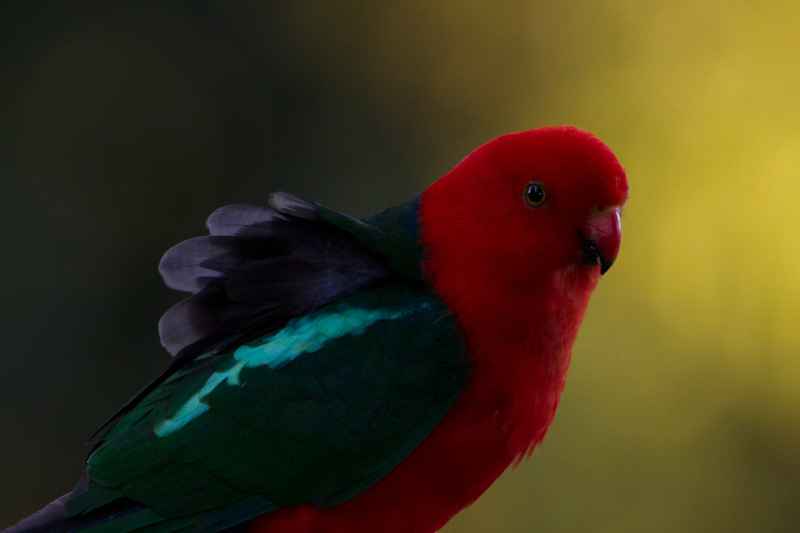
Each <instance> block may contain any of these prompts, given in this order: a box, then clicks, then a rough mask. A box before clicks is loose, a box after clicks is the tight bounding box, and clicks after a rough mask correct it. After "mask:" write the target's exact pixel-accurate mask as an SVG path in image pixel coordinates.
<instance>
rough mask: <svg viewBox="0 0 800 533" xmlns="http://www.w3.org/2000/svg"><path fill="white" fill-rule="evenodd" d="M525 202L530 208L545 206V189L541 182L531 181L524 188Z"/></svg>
mask: <svg viewBox="0 0 800 533" xmlns="http://www.w3.org/2000/svg"><path fill="white" fill-rule="evenodd" d="M525 201H526V202H527V203H528V205H529V206H531V207H542V206H544V205H547V188H546V187H545V186H544V183H542V182H541V181H532V182H530V183H529V184H527V185H526V186H525Z"/></svg>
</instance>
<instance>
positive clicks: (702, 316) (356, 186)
mask: <svg viewBox="0 0 800 533" xmlns="http://www.w3.org/2000/svg"><path fill="white" fill-rule="evenodd" d="M62 4H64V5H63V6H62V7H61V9H59V10H54V11H48V12H47V13H45V12H42V11H40V10H38V9H36V8H34V7H30V6H28V7H19V8H18V11H19V13H17V12H13V13H12V11H13V9H10V8H5V9H6V10H7V11H8V13H6V16H5V17H0V19H2V20H4V21H5V22H3V21H0V37H2V38H3V39H4V41H2V42H3V43H5V45H6V46H4V47H3V50H4V51H3V52H2V53H0V59H2V61H0V69H2V70H0V74H2V76H0V80H2V81H0V96H3V98H2V101H3V102H4V103H3V104H0V118H2V119H3V121H2V126H0V141H2V142H1V143H0V144H2V146H3V148H2V151H1V152H0V156H2V157H0V171H2V173H3V176H4V182H3V187H4V188H5V192H4V193H0V195H2V196H3V198H0V207H2V212H3V216H6V217H8V220H4V221H3V224H2V227H3V228H4V230H3V233H2V238H3V243H2V245H3V248H4V249H5V250H10V251H9V252H7V257H8V259H7V261H6V264H5V265H3V267H2V268H3V269H5V270H3V272H2V275H3V278H2V279H4V280H8V294H7V295H6V302H7V304H6V306H5V307H6V310H4V311H3V313H5V314H2V315H0V317H2V319H3V324H4V325H3V326H2V328H1V330H0V333H2V339H3V340H4V343H5V345H6V347H7V353H6V354H5V355H4V359H3V362H2V365H3V366H2V373H3V375H4V376H6V377H7V378H8V383H9V384H8V386H7V387H4V390H3V392H2V394H3V395H4V396H2V398H3V400H2V405H0V424H1V425H2V428H0V429H2V432H3V435H4V438H3V439H0V440H2V444H0V451H1V452H2V457H3V459H2V465H3V472H4V473H3V475H2V476H0V525H5V524H6V523H11V522H12V521H13V520H16V519H18V518H20V517H21V516H23V515H24V514H27V513H30V512H32V511H33V510H35V509H36V508H38V507H40V506H42V505H43V504H44V503H46V502H47V501H49V500H50V499H53V498H55V497H57V496H58V495H59V494H61V493H63V492H66V491H67V490H69V489H70V488H71V487H70V484H71V483H74V480H75V479H77V477H78V476H79V475H80V471H81V468H82V463H81V461H82V456H83V453H84V452H85V449H83V448H82V447H81V444H82V442H83V441H84V440H85V438H86V437H88V436H89V435H90V434H91V432H92V430H93V429H94V428H95V427H96V426H97V425H99V424H100V423H101V422H102V420H103V419H104V418H105V416H108V415H109V414H111V412H113V411H114V409H115V408H116V407H117V406H118V405H120V404H121V403H122V402H123V401H124V400H125V399H126V398H127V397H129V396H131V395H132V394H133V393H135V392H136V390H137V389H138V388H139V387H140V386H142V385H143V384H144V383H145V382H146V381H147V379H149V378H150V377H152V376H153V375H155V373H157V372H158V371H159V370H160V369H161V368H162V367H163V365H164V364H165V363H166V357H165V356H164V355H163V351H162V350H161V349H160V347H159V346H158V339H157V337H156V333H155V332H156V329H155V324H156V321H157V319H158V316H159V314H160V313H161V312H163V310H164V309H166V308H167V307H168V306H169V305H171V303H173V302H174V301H175V299H176V297H175V296H174V295H171V294H167V292H166V291H165V290H164V289H162V288H161V286H160V281H159V280H158V278H157V274H156V271H155V265H156V264H157V261H158V257H159V255H160V253H162V252H163V250H165V249H166V248H167V247H169V246H170V245H171V244H174V243H175V242H177V241H179V240H182V239H184V238H187V237H190V236H192V235H196V234H199V233H200V232H201V230H202V228H201V224H202V220H203V217H204V215H205V214H206V213H208V212H210V211H211V210H212V209H213V208H215V207H217V206H219V205H222V204H225V203H230V202H233V201H249V202H254V203H263V201H264V200H265V199H266V195H267V194H268V193H269V192H270V191H272V190H290V191H292V192H295V193H298V194H299V195H301V196H303V197H306V198H309V199H313V200H317V201H320V202H321V203H325V204H327V205H330V206H331V207H334V208H337V209H341V210H343V211H346V212H349V213H352V214H355V215H366V214H368V213H370V212H374V211H377V210H379V209H382V208H385V207H387V206H389V205H392V204H394V203H398V202H399V201H402V200H405V199H407V198H410V197H413V195H414V194H416V192H417V191H419V190H421V189H423V188H424V187H426V186H427V185H428V184H430V183H431V182H432V181H433V180H435V179H436V178H437V177H438V176H440V175H442V174H443V173H444V172H446V171H447V170H449V168H451V167H452V166H453V165H454V164H455V163H456V162H457V161H458V160H459V159H460V158H461V157H463V156H464V155H466V154H467V153H468V152H469V151H470V150H472V149H473V148H474V147H475V146H477V145H479V144H481V143H483V142H485V141H488V140H490V139H491V138H493V137H496V136H498V135H500V134H502V133H506V132H508V131H515V130H521V129H527V128H531V127H536V126H542V125H547V124H575V125H577V126H579V127H582V128H585V129H588V130H591V131H593V132H594V133H595V134H597V135H598V136H599V137H600V138H602V139H603V140H604V141H605V142H606V143H607V144H608V145H609V146H610V147H611V148H612V149H613V150H614V151H615V153H616V154H617V156H618V158H619V159H620V161H621V162H622V164H623V166H624V167H625V169H626V171H627V173H628V179H629V183H630V190H631V195H630V200H629V203H628V205H627V207H626V209H625V212H624V216H623V243H622V250H621V252H620V256H619V259H618V261H617V263H616V264H615V265H614V267H613V268H612V269H611V270H610V271H609V273H608V274H607V275H606V276H605V277H604V279H603V280H602V282H601V284H600V286H599V288H598V290H597V292H596V294H595V296H594V298H593V300H592V303H591V305H590V308H589V311H588V312H587V315H586V319H585V321H584V325H583V328H582V330H581V332H580V335H579V339H578V342H577V344H576V346H575V350H574V355H573V364H572V367H571V370H570V374H569V378H568V382H567V387H566V391H565V393H564V396H563V398H562V403H561V407H560V409H559V412H558V414H557V416H556V420H555V422H554V424H553V426H552V428H551V430H550V432H549V434H548V436H547V438H546V439H545V441H544V444H543V445H542V446H541V447H540V448H539V449H537V450H536V451H535V452H534V454H533V456H532V458H531V459H530V460H528V461H525V462H523V463H522V465H520V466H519V467H518V468H517V469H516V470H514V471H511V472H508V473H506V474H504V475H503V476H502V477H501V479H500V480H499V481H498V482H497V483H496V484H495V485H494V486H493V487H492V488H491V489H490V490H489V491H488V492H487V493H486V494H485V495H484V496H483V497H482V498H480V499H479V500H478V502H476V503H475V504H474V505H473V506H472V507H470V508H468V509H467V510H465V511H464V512H462V513H460V514H459V515H458V516H456V517H455V518H454V520H453V521H452V522H451V523H450V524H448V525H447V526H446V527H445V528H444V529H443V530H442V533H483V532H495V531H502V532H507V533H513V532H520V533H521V532H528V531H546V532H573V531H593V532H605V531H607V532H620V531H631V532H640V531H648V532H650V531H653V532H656V531H665V532H667V531H669V532H676V531H687V532H688V531H731V532H734V531H736V532H739V531H742V532H745V531H754V532H755V531H758V532H760V531H800V444H798V443H800V357H799V354H800V327H798V326H797V324H796V322H797V319H798V318H800V268H798V265H799V264H800V246H798V245H797V244H796V241H797V235H799V234H800V214H798V209H797V208H796V206H795V204H796V202H797V198H798V197H800V60H799V59H798V57H799V56H800V32H798V21H800V3H798V2H792V1H779V0H768V1H764V2H758V3H755V2H743V1H735V2H722V1H720V0H713V1H709V2H702V3H697V2H689V1H687V0H678V1H675V2H654V1H649V0H648V1H640V2H633V1H630V0H623V1H619V0H615V1H611V0H600V1H594V2H590V1H579V2H572V3H558V2H535V1H521V0H517V1H511V2H503V3H496V2H491V1H488V0H468V1H464V2H458V3H456V2H434V3H427V2H422V1H418V0H417V1H412V2H404V3H393V4H385V5H384V4H377V3H371V2H366V1H361V2H344V3H342V2H336V3H320V2H275V3H271V2H242V3H238V2H237V3H235V4H236V5H232V4H226V5H225V6H219V5H214V4H213V3H212V2H205V1H200V2H188V1H187V2H174V3H165V2H132V3H130V4H129V5H126V6H122V5H120V6H117V5H115V4H114V3H106V4H103V7H102V8H100V7H98V6H99V4H97V5H94V4H92V3H91V2H87V3H85V5H84V4H81V6H82V7H81V8H80V9H78V8H74V7H64V6H67V5H68V3H67V2H62ZM112 4H114V5H112ZM72 9H76V13H72V12H71V10H72ZM9 21H11V22H9ZM20 28H22V29H20ZM25 28H28V29H27V30H25ZM20 221H21V222H20ZM87 243H88V244H87ZM21 354H25V355H24V356H22V355H21ZM409 512H413V509H409Z"/></svg>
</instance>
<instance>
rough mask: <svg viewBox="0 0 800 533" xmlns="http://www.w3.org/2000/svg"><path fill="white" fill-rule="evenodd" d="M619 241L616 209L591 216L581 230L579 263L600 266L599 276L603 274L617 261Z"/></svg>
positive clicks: (617, 211) (620, 229)
mask: <svg viewBox="0 0 800 533" xmlns="http://www.w3.org/2000/svg"><path fill="white" fill-rule="evenodd" d="M621 240H622V225H621V223H620V219H619V209H618V208H612V209H611V210H609V211H607V212H605V213H602V214H600V215H593V216H592V217H591V218H589V220H588V221H587V222H586V224H584V226H583V228H581V263H583V264H584V265H589V266H594V265H600V274H605V273H606V272H607V271H608V269H609V268H611V265H613V264H614V261H615V260H616V259H617V254H618V253H619V245H620V241H621Z"/></svg>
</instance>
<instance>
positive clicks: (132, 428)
mask: <svg viewBox="0 0 800 533" xmlns="http://www.w3.org/2000/svg"><path fill="white" fill-rule="evenodd" d="M627 198H628V182H627V178H626V175H625V172H624V170H623V168H622V166H621V164H620V163H619V161H618V160H617V158H616V156H615V155H614V153H613V152H612V151H611V149H610V148H608V146H607V145H606V144H604V143H603V142H602V141H601V140H600V139H599V138H598V137H596V136H595V135H593V134H592V133H589V132H588V131H585V130H582V129H579V128H577V127H574V126H547V127H540V128H536V129H530V130H526V131H521V132H517V133H510V134H506V135H502V136H500V137H498V138H496V139H494V140H492V141H489V142H488V143H486V144H484V145H482V146H480V147H478V148H477V149H475V150H474V151H473V152H472V153H470V154H469V155H468V156H467V157H466V158H465V159H463V160H462V161H461V162H460V163H458V164H457V165H456V166H455V167H454V168H453V169H452V170H451V171H450V172H448V173H446V174H445V175H444V176H442V177H441V178H439V179H438V180H436V181H435V182H433V184H431V185H430V186H429V187H428V188H426V189H425V190H423V192H421V193H420V194H419V195H418V196H417V197H415V198H414V199H412V200H409V201H406V202H404V203H400V204H398V205H396V206H394V207H390V208H388V209H386V210H384V211H381V212H379V213H377V214H373V215H370V216H367V217H364V218H360V219H359V218H354V217H350V216H347V215H345V214H343V213H340V212H338V211H335V210H333V209H330V208H328V207H325V206H323V205H321V204H318V203H314V202H309V201H304V200H301V199H300V198H298V197H296V196H293V195H291V194H288V193H273V194H272V195H271V196H270V198H269V201H268V205H267V206H258V205H255V204H233V205H228V206H225V207H221V208H219V209H217V210H216V211H214V212H213V213H212V214H211V215H210V216H209V217H208V219H207V222H206V226H207V229H208V234H207V235H204V236H200V237H195V238H192V239H189V240H186V241H183V242H181V243H179V244H177V245H176V246H174V247H173V248H171V249H169V250H168V251H167V252H166V253H165V254H164V256H163V258H162V260H161V262H160V264H159V272H160V274H161V275H162V277H163V279H164V281H165V283H166V285H167V286H168V287H170V288H172V289H176V290H178V291H181V292H184V293H186V294H187V296H186V297H185V299H183V300H181V301H179V302H178V303H177V304H176V305H174V306H173V307H172V308H170V309H169V310H168V311H167V312H166V313H165V314H164V315H163V316H162V318H161V320H160V322H159V335H160V339H161V343H162V345H163V346H164V347H165V348H166V350H167V351H168V352H169V353H170V354H171V356H172V358H171V361H170V363H169V364H168V365H167V366H166V370H165V371H164V372H163V373H162V374H161V375H159V376H158V377H156V378H155V379H154V380H153V381H152V382H151V383H149V384H148V385H147V386H145V387H144V388H143V389H142V390H141V391H140V392H139V393H138V394H136V395H135V396H134V397H133V398H132V399H131V400H130V401H129V402H128V403H127V404H125V405H124V406H123V407H122V408H121V409H120V410H119V411H118V412H117V413H116V414H115V415H113V416H112V417H111V418H110V419H109V420H108V421H106V422H105V424H103V425H102V426H101V427H100V429H99V430H98V431H97V432H96V434H95V435H94V436H93V437H92V438H91V440H90V441H89V446H90V448H91V450H90V452H89V454H88V457H87V459H86V469H85V474H84V475H83V477H82V478H81V479H80V480H79V481H78V483H77V485H76V486H75V488H74V489H73V490H72V491H71V492H69V493H67V494H65V495H64V496H61V497H60V498H58V499H56V500H55V501H53V502H52V503H50V504H49V505H47V506H45V507H44V508H42V509H41V510H40V511H38V512H36V513H34V514H32V515H31V516H29V517H27V518H24V519H22V520H21V521H20V522H18V523H17V524H16V525H13V526H10V527H9V528H8V529H6V530H5V533H21V532H25V533H36V532H77V531H88V532H93V533H104V532H189V531H202V532H222V531H228V532H251V533H288V532H292V533H304V532H307V533H354V532H355V533H359V532H382V533H432V532H436V531H438V530H439V529H440V528H442V527H443V526H444V525H445V524H446V523H447V522H448V521H449V520H450V519H451V518H452V517H453V516H454V515H455V514H456V513H458V512H459V511H460V510H462V509H463V508H465V507H467V506H469V505H470V504H472V503H473V502H474V501H475V500H477V499H478V497H479V496H480V495H481V494H482V493H483V492H484V491H486V490H487V488H488V487H489V486H490V485H491V484H492V483H493V482H494V481H495V480H496V479H497V478H498V477H499V476H500V475H501V474H502V473H503V472H504V471H506V470H507V469H509V468H510V467H514V466H516V465H518V464H519V462H520V461H521V460H522V459H524V458H526V457H528V456H530V455H531V453H532V451H533V449H534V448H535V447H536V446H538V445H539V444H540V443H541V442H542V440H543V439H544V437H545V433H546V432H547V430H548V428H549V427H550V425H551V422H552V421H553V418H554V416H555V412H556V408H557V406H558V403H559V399H560V396H561V393H562V391H563V389H564V386H565V380H566V374H567V369H568V366H569V363H570V359H571V354H572V346H573V343H574V341H575V339H576V336H577V334H578V329H579V326H580V324H581V322H582V320H583V317H584V314H585V311H586V308H587V306H588V303H589V299H590V296H591V294H592V292H593V291H594V289H595V288H596V286H597V284H598V282H599V280H600V278H601V277H602V276H603V275H604V274H605V273H606V272H607V271H608V269H609V268H610V267H611V265H612V264H613V263H614V261H615V260H616V258H617V255H618V253H619V248H620V241H621V222H620V216H621V212H622V209H623V207H624V205H625V203H626V201H627Z"/></svg>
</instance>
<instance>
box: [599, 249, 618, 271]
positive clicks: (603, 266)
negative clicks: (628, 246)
mask: <svg viewBox="0 0 800 533" xmlns="http://www.w3.org/2000/svg"><path fill="white" fill-rule="evenodd" d="M599 255H600V260H599V261H600V274H601V275H602V274H605V273H606V272H608V269H609V268H611V265H613V264H614V261H609V260H608V259H606V258H605V256H603V254H599Z"/></svg>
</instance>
